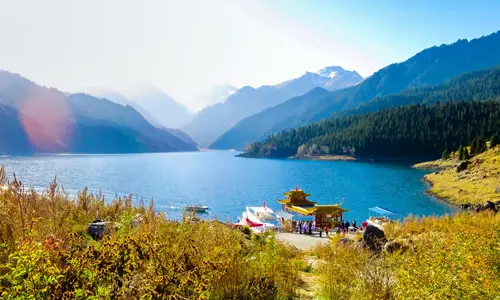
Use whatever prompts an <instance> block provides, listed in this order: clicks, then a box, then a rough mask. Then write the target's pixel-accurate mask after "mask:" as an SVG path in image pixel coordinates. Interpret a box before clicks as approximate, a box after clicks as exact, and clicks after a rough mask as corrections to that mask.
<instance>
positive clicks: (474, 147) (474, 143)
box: [470, 137, 477, 155]
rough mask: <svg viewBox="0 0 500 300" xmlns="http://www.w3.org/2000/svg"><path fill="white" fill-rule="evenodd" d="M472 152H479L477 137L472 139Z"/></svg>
mask: <svg viewBox="0 0 500 300" xmlns="http://www.w3.org/2000/svg"><path fill="white" fill-rule="evenodd" d="M470 154H471V155H474V154H477V137H476V138H474V139H473V140H472V143H470Z"/></svg>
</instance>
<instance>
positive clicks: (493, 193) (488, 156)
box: [425, 146, 500, 204]
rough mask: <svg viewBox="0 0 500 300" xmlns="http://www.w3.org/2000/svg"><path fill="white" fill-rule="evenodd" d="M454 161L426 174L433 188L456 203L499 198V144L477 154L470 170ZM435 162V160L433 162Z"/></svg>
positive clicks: (476, 202)
mask: <svg viewBox="0 0 500 300" xmlns="http://www.w3.org/2000/svg"><path fill="white" fill-rule="evenodd" d="M450 162H452V165H451V166H449V167H447V168H445V169H443V170H441V171H439V172H438V173H432V174H428V175H426V176H425V180H426V181H428V182H429V183H430V184H431V188H430V192H431V193H432V194H433V195H435V196H437V197H439V198H441V199H445V200H447V201H449V202H450V203H453V204H482V203H484V202H486V201H493V202H495V201H500V146H497V147H496V148H495V149H489V150H488V151H486V152H484V153H482V154H479V155H477V156H474V157H473V158H471V159H470V162H471V164H470V165H469V167H468V169H467V170H464V171H461V172H457V171H456V167H455V166H456V164H455V163H453V159H452V160H450ZM431 163H435V162H431Z"/></svg>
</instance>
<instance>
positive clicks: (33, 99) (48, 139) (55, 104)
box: [20, 89, 73, 152]
mask: <svg viewBox="0 0 500 300" xmlns="http://www.w3.org/2000/svg"><path fill="white" fill-rule="evenodd" d="M20 115H21V120H22V123H23V126H24V130H25V132H26V134H27V135H28V138H29V140H30V142H31V144H32V145H33V146H34V147H35V150H36V151H39V152H64V151H67V150H68V147H69V145H70V142H71V137H72V133H73V118H72V113H71V110H70V108H69V105H68V100H67V99H66V97H65V96H64V94H62V93H61V92H59V91H55V90H44V89H33V90H32V91H30V92H29V93H28V94H27V96H26V98H25V99H24V101H23V105H22V107H21V109H20Z"/></svg>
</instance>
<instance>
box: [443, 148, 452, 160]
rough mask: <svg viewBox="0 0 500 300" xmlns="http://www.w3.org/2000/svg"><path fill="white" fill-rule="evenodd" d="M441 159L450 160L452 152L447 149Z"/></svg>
mask: <svg viewBox="0 0 500 300" xmlns="http://www.w3.org/2000/svg"><path fill="white" fill-rule="evenodd" d="M441 158H442V159H448V158H450V151H448V148H445V149H444V150H443V154H442V155H441Z"/></svg>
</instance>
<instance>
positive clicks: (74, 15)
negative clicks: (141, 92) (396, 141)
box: [0, 0, 500, 102]
mask: <svg viewBox="0 0 500 300" xmlns="http://www.w3.org/2000/svg"><path fill="white" fill-rule="evenodd" d="M499 13H500V1H496V0H492V1H396V0H394V1H383V0H382V1H372V0H365V1H330V0H324V1H321V0H317V1H298V0H297V1H295V0H275V1H257V0H256V1H238V0H199V1H192V0H178V1H170V0H144V1H136V0H78V1H77V0H75V1H72V0H43V1H40V0H32V1H25V0H11V1H9V0H0V69H6V70H9V71H12V72H15V73H21V74H22V75H24V76H25V77H28V78H30V79H32V80H34V81H35V82H37V83H40V84H44V85H48V86H54V87H57V88H59V89H62V90H66V91H72V92H73V91H79V90H82V89H83V88H85V87H91V86H98V87H109V88H112V89H120V88H124V87H127V86H130V85H133V84H135V83H138V82H149V83H151V84H153V85H156V86H158V87H160V88H161V89H163V90H164V91H166V92H167V93H168V94H170V95H171V96H172V97H174V98H175V99H176V100H178V101H180V102H188V101H189V99H192V98H193V97H194V96H195V95H197V94H200V93H203V92H205V91H207V90H209V89H210V88H211V87H212V86H213V85H215V84H221V83H230V84H233V85H235V86H243V85H252V86H259V85H262V84H273V83H277V82H280V81H282V80H286V79H289V78H292V77H294V76H299V75H301V74H302V73H304V72H305V71H306V70H309V71H315V70H317V69H320V68H322V67H324V66H327V65H341V66H343V67H344V68H346V69H351V70H352V69H354V70H356V71H358V72H359V73H360V74H361V75H362V76H368V75H370V74H372V73H373V72H374V71H376V70H378V69H380V68H381V67H383V66H385V65H388V64H390V63H392V62H397V61H402V60H405V59H406V58H408V57H410V56H411V55H413V54H415V53H416V52H418V51H420V50H422V49H423V48H426V47H430V46H433V45H435V44H442V43H451V42H454V41H456V40H457V39H458V38H469V39H470V38H474V37H479V36H482V35H484V34H489V33H492V32H494V31H496V30H499V29H500V17H499V16H498V15H499Z"/></svg>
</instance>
